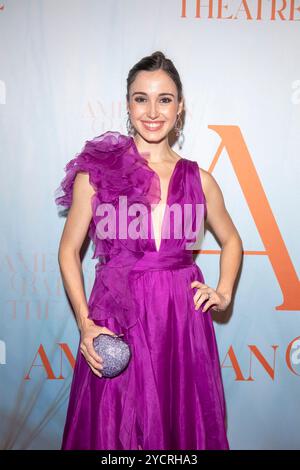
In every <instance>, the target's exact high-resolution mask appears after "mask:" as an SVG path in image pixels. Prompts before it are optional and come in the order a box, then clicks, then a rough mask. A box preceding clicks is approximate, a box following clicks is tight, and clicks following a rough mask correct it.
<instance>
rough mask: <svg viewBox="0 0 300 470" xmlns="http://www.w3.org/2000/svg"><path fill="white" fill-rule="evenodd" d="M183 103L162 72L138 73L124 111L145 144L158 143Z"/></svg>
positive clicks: (170, 128) (170, 127)
mask: <svg viewBox="0 0 300 470" xmlns="http://www.w3.org/2000/svg"><path fill="white" fill-rule="evenodd" d="M182 109H183V102H182V101H181V102H180V103H179V102H178V97H177V88H176V85H175V83H174V82H173V80H172V79H171V78H170V77H169V75H168V74H167V73H166V72H164V71H163V70H155V71H153V72H148V71H144V70H143V71H141V72H139V73H138V74H137V76H136V78H135V80H134V82H133V83H132V84H131V86H130V89H129V102H128V103H127V110H128V111H129V113H130V120H131V123H132V125H133V127H134V128H135V129H136V131H137V133H138V134H139V135H140V136H141V137H142V138H143V139H145V140H146V141H148V142H159V141H161V140H162V139H164V138H165V137H167V135H168V134H169V132H170V131H171V130H172V129H173V127H174V125H175V123H176V119H177V114H178V113H181V111H182Z"/></svg>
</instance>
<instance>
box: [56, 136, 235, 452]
mask: <svg viewBox="0 0 300 470" xmlns="http://www.w3.org/2000/svg"><path fill="white" fill-rule="evenodd" d="M65 171H66V176H65V177H64V179H63V180H62V182H61V184H60V186H59V188H57V190H56V192H55V202H56V204H57V205H58V206H61V207H62V208H63V209H65V210H66V209H68V208H69V207H70V206H71V203H72V189H73V183H74V179H75V176H76V174H77V173H78V172H86V173H88V174H89V181H90V183H91V185H92V186H93V188H94V189H95V194H94V195H93V196H92V200H91V204H92V210H93V216H92V220H91V222H90V226H89V231H88V234H89V237H90V238H91V240H92V243H93V246H94V254H93V258H97V259H98V262H97V264H96V266H95V282H94V284H93V288H92V291H91V294H90V297H89V299H88V307H89V318H91V319H92V320H93V321H94V322H95V324H97V325H99V326H105V327H107V328H109V329H110V330H112V331H113V332H115V333H116V334H120V333H123V334H124V336H123V337H122V338H123V339H124V341H126V342H127V343H128V344H129V345H130V348H131V352H132V356H131V360H130V362H129V364H128V366H127V368H126V369H125V370H124V371H123V372H122V373H121V374H119V375H118V376H116V377H114V378H105V377H101V378H99V377H98V376H96V375H95V374H94V373H93V372H92V371H91V369H90V367H89V366H88V364H87V362H86V360H85V358H84V356H83V355H82V354H81V352H80V349H79V345H78V350H77V355H76V362H75V368H74V373H73V380H72V384H71V390H70V397H69V404H68V410H67V417H66V422H65V427H64V433H63V440H62V446H61V449H62V450H71V449H80V450H84V449H85V450H88V449H93V450H100V449H103V450H131V449H136V450H138V449H143V450H148V449H152V450H160V449H162V450H172V449H173V450H174V449H176V450H177V449H178V450H181V449H184V450H188V449H193V450H197V449H199V450H201V449H207V450H212V449H219V450H221V449H222V450H228V449H229V444H228V440H227V436H226V426H225V420H226V411H225V398H224V389H223V383H222V378H221V369H220V361H219V355H218V348H217V343H216V337H215V331H214V327H213V322H212V318H211V313H210V309H208V311H207V312H202V306H204V305H205V303H204V304H202V306H201V307H200V308H199V309H198V310H196V309H195V306H194V301H193V296H194V294H195V293H196V291H197V289H196V288H191V287H190V284H191V282H193V281H194V280H198V281H200V282H205V281H204V277H203V274H202V272H201V270H200V268H199V267H198V265H197V264H196V262H195V261H194V258H193V250H192V249H190V246H191V244H190V245H189V246H188V244H187V242H188V241H189V242H194V243H195V241H196V239H197V236H198V235H199V230H198V232H197V230H195V229H194V230H193V227H195V222H197V220H196V213H197V211H196V209H195V208H196V207H197V208H199V207H202V219H204V218H205V217H206V213H207V210H206V201H205V196H204V193H203V191H202V186H201V178H200V174H199V169H198V164H197V162H196V161H191V160H188V159H186V158H181V159H180V160H178V161H177V162H176V165H175V168H174V170H173V173H172V176H171V179H170V182H169V187H168V194H167V201H166V203H167V206H168V207H173V204H174V207H177V208H178V207H179V209H182V213H183V207H184V205H186V207H190V208H192V209H191V210H190V211H189V212H188V211H187V213H188V214H189V215H187V216H186V220H187V221H188V222H189V223H188V224H187V225H188V226H189V228H190V231H188V230H185V231H184V230H182V231H181V234H180V229H182V228H185V227H186V226H185V225H184V221H182V219H183V218H182V217H181V221H180V222H178V218H176V217H175V215H173V216H172V213H173V212H172V211H170V213H168V212H167V207H166V210H165V212H164V217H163V225H162V231H161V244H160V247H159V250H157V248H156V244H155V238H154V237H153V231H152V232H151V230H152V229H153V222H152V216H151V208H152V204H157V203H158V202H159V200H160V180H159V177H158V175H157V173H156V172H154V170H152V169H151V168H150V167H149V165H148V162H147V158H145V156H144V154H142V153H139V152H138V149H137V147H136V145H135V141H134V139H133V138H132V137H128V136H126V135H122V134H120V133H119V132H117V131H107V132H105V133H104V134H102V135H100V136H98V137H95V138H94V139H93V140H90V141H86V143H85V146H84V148H83V149H82V151H81V152H80V153H79V154H77V156H76V157H75V158H73V159H72V160H70V161H69V163H68V164H67V165H66V167H65ZM120 195H122V196H123V199H122V198H120V197H119V196H120ZM124 200H126V202H127V208H128V207H133V208H135V207H139V208H140V207H142V208H145V209H146V211H143V210H140V211H138V214H139V215H141V214H142V217H141V218H140V219H139V221H140V227H141V226H142V227H143V230H141V232H140V233H142V235H144V234H145V233H146V235H147V236H139V237H137V236H133V235H132V234H134V233H135V232H134V228H135V227H136V222H135V221H136V220H137V213H135V217H133V216H132V213H131V212H130V211H129V210H127V213H126V212H122V209H124ZM106 203H108V205H109V207H110V208H111V207H113V209H114V210H115V211H114V212H113V213H114V215H115V219H116V221H117V222H119V221H120V220H121V221H123V222H124V220H125V221H126V223H127V227H125V228H126V229H128V231H127V232H126V236H124V223H123V225H122V224H121V225H122V228H120V225H119V224H118V223H116V226H117V229H116V231H115V232H114V234H115V235H114V236H112V231H108V236H107V237H106V238H105V237H103V236H102V232H101V230H102V229H103V225H101V223H103V221H104V218H105V216H104V214H106V215H107V213H105V212H103V211H101V210H99V205H101V204H104V208H105V207H107V206H105V204H106ZM133 204H138V206H132V205H133ZM102 207H103V206H102ZM121 214H122V216H123V217H122V219H121ZM124 214H125V216H124ZM169 214H171V215H169ZM167 215H169V217H167ZM175 219H176V221H177V222H174V221H175ZM141 220H142V222H141ZM167 220H168V223H167ZM169 221H170V222H169ZM172 221H173V223H172ZM146 222H147V224H146ZM202 222H203V220H202ZM132 224H135V225H132ZM125 225H126V224H125ZM198 225H199V224H198ZM145 227H146V229H145ZM130 229H131V232H130ZM178 232H179V236H178ZM128 233H130V234H131V236H128ZM186 233H187V235H191V236H186ZM99 234H100V235H99ZM151 234H152V236H151ZM192 246H193V245H192ZM187 247H188V248H187Z"/></svg>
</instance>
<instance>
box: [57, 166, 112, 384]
mask: <svg viewBox="0 0 300 470" xmlns="http://www.w3.org/2000/svg"><path fill="white" fill-rule="evenodd" d="M94 194H95V190H94V188H93V187H92V186H91V184H90V182H89V175H88V173H81V172H79V173H77V175H76V177H75V180H74V184H73V195H72V205H71V207H70V209H69V213H68V217H67V220H66V223H65V226H64V230H63V233H62V237H61V240H60V244H59V250H58V262H59V266H60V270H61V274H62V278H63V283H64V286H65V289H66V291H67V294H68V297H69V299H70V301H71V304H72V307H73V310H74V313H75V316H76V320H77V324H78V328H79V330H80V334H81V342H80V351H81V353H82V354H83V356H84V357H85V359H86V361H87V363H88V364H89V366H90V368H91V370H92V371H93V372H94V374H95V375H97V376H98V377H102V374H101V372H100V371H101V370H102V369H103V360H102V358H101V357H100V356H99V355H98V354H96V351H95V350H94V347H93V339H94V338H95V337H96V336H98V335H99V334H100V333H106V334H110V335H113V336H114V335H115V333H114V332H113V331H111V330H110V329H108V328H106V327H101V326H98V325H96V324H95V323H94V322H93V321H92V320H91V319H89V318H88V313H89V311H88V304H87V300H86V297H85V292H84V285H83V272H82V265H81V260H80V249H81V247H82V244H83V241H84V239H85V237H86V234H87V231H88V227H89V224H90V221H91V218H92V206H91V198H92V196H93V195H94Z"/></svg>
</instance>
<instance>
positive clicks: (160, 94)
mask: <svg viewBox="0 0 300 470" xmlns="http://www.w3.org/2000/svg"><path fill="white" fill-rule="evenodd" d="M134 95H146V96H147V93H145V92H144V91H135V92H134V93H132V96H134ZM163 95H170V96H173V98H175V96H174V95H173V93H159V95H158V96H163Z"/></svg>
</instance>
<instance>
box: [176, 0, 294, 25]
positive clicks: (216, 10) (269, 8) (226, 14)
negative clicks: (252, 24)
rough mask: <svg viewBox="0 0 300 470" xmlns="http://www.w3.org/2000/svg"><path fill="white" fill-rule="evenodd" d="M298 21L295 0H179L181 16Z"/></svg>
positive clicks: (210, 18)
mask: <svg viewBox="0 0 300 470" xmlns="http://www.w3.org/2000/svg"><path fill="white" fill-rule="evenodd" d="M187 17H188V18H196V19H199V20H203V19H207V20H246V21H247V20H251V21H253V20H255V21H261V20H269V21H300V4H299V2H298V1H297V0H270V1H265V0H242V1H241V0H205V1H203V0H181V18H187Z"/></svg>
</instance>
